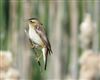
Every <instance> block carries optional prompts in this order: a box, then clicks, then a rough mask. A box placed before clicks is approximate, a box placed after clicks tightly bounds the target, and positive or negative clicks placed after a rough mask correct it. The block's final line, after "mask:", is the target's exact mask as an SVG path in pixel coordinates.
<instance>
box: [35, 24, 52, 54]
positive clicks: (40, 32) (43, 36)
mask: <svg viewBox="0 0 100 80" xmlns="http://www.w3.org/2000/svg"><path fill="white" fill-rule="evenodd" d="M35 31H36V33H37V34H38V35H39V36H40V38H41V39H42V41H43V43H44V44H45V46H46V47H47V48H48V49H49V53H50V52H52V50H51V45H50V42H49V40H48V38H47V35H46V33H45V30H44V27H43V25H36V27H35Z"/></svg>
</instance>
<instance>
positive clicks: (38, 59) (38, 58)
mask: <svg viewBox="0 0 100 80" xmlns="http://www.w3.org/2000/svg"><path fill="white" fill-rule="evenodd" d="M41 57H42V54H41V55H39V56H37V57H36V61H37V62H38V61H40V58H41Z"/></svg>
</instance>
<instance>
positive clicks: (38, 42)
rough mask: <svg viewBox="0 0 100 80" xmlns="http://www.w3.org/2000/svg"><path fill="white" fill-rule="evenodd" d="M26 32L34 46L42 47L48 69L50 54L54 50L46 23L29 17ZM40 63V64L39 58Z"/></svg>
mask: <svg viewBox="0 0 100 80" xmlns="http://www.w3.org/2000/svg"><path fill="white" fill-rule="evenodd" d="M25 32H26V33H27V35H28V37H29V42H30V44H31V47H32V48H38V47H41V50H42V53H41V54H42V55H43V61H44V69H45V70H46V67H47V59H48V54H51V53H53V52H52V49H51V44H50V42H49V39H48V37H47V34H46V31H45V28H44V25H43V24H42V23H41V22H40V21H39V20H38V19H37V18H30V19H28V28H27V30H25ZM40 57H41V56H40ZM40 57H39V58H40ZM38 63H39V64H40V62H39V60H38Z"/></svg>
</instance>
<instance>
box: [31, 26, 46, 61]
mask: <svg viewBox="0 0 100 80" xmlns="http://www.w3.org/2000/svg"><path fill="white" fill-rule="evenodd" d="M29 37H30V39H31V40H32V41H33V42H34V43H36V44H39V45H43V42H42V40H41V38H40V36H39V35H38V34H37V33H36V31H35V29H34V28H32V27H31V25H29ZM42 52H43V60H44V63H45V60H46V59H45V48H42Z"/></svg>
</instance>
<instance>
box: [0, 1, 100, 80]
mask: <svg viewBox="0 0 100 80" xmlns="http://www.w3.org/2000/svg"><path fill="white" fill-rule="evenodd" d="M87 13H88V14H89V15H90V16H91V20H92V22H91V23H92V24H93V26H94V27H95V28H94V31H93V32H94V34H93V35H95V36H92V37H93V41H92V45H91V46H92V47H91V49H92V50H93V51H94V53H99V51H100V23H99V22H100V16H99V14H100V1H99V0H88V1H87V0H54V1H53V0H0V50H1V51H7V50H8V51H11V52H12V54H13V59H14V61H13V66H14V67H15V68H17V70H18V71H19V73H20V77H21V80H68V79H69V80H78V78H79V72H80V67H79V57H80V55H81V53H84V51H85V50H87V49H89V48H88V47H87V46H88V45H85V47H84V48H82V47H81V44H82V43H83V44H84V37H83V38H82V40H83V41H81V42H80V34H81V33H80V27H81V26H80V25H81V23H82V22H83V20H84V19H85V16H86V14H87ZM31 17H35V18H38V19H39V20H40V21H41V22H42V23H43V24H44V26H45V28H46V31H47V35H48V37H49V39H50V42H51V46H52V49H53V55H51V56H50V57H49V59H48V66H47V70H46V71H42V72H41V71H40V68H39V66H38V65H37V63H36V62H35V61H34V59H33V57H32V54H34V52H32V50H30V46H29V45H28V38H27V37H26V35H25V33H24V29H25V27H26V26H28V25H27V19H29V18H31ZM88 29H89V28H88V27H87V29H85V30H86V31H88ZM84 33H85V32H83V34H84ZM88 41H89V42H90V41H91V39H90V38H88ZM86 44H88V43H86Z"/></svg>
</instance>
